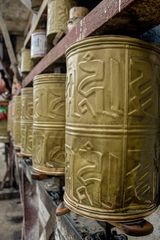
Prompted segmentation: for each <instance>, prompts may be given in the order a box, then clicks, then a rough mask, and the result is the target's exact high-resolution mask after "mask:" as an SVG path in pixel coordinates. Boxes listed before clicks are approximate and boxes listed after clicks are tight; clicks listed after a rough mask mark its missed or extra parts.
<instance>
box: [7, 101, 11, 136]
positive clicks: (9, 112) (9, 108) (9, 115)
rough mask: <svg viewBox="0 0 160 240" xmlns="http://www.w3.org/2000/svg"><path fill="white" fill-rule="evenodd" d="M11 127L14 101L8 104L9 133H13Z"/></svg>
mask: <svg viewBox="0 0 160 240" xmlns="http://www.w3.org/2000/svg"><path fill="white" fill-rule="evenodd" d="M11 125H12V101H10V102H9V104H8V123H7V131H8V132H10V131H11Z"/></svg>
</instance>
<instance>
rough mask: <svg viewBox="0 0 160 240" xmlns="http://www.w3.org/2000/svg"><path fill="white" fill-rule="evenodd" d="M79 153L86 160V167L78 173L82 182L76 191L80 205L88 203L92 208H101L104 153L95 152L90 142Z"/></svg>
mask: <svg viewBox="0 0 160 240" xmlns="http://www.w3.org/2000/svg"><path fill="white" fill-rule="evenodd" d="M79 153H80V155H81V157H82V158H83V159H85V161H86V166H84V167H82V168H81V169H79V171H78V172H77V178H78V179H79V181H80V182H81V186H80V187H78V188H77V189H76V192H77V196H78V199H79V201H80V203H83V202H86V201H87V202H88V204H89V205H91V206H93V205H96V206H101V192H100V189H101V188H100V185H101V181H102V171H101V168H102V153H101V152H98V151H94V149H93V145H92V144H91V142H89V141H88V142H86V144H85V145H84V146H83V147H82V148H80V149H79ZM93 189H94V191H93Z"/></svg>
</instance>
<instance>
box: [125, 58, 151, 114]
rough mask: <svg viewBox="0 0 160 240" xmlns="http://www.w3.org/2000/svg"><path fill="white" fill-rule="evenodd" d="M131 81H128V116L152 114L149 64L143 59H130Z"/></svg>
mask: <svg viewBox="0 0 160 240" xmlns="http://www.w3.org/2000/svg"><path fill="white" fill-rule="evenodd" d="M130 69H131V81H130V83H129V91H130V99H129V113H128V115H129V116H139V117H143V116H146V115H148V116H151V117H153V115H154V111H153V110H154V107H153V105H154V101H153V83H152V76H151V72H152V71H151V70H152V69H151V65H150V64H149V63H148V62H145V61H140V60H139V61H138V60H137V61H134V60H133V59H130Z"/></svg>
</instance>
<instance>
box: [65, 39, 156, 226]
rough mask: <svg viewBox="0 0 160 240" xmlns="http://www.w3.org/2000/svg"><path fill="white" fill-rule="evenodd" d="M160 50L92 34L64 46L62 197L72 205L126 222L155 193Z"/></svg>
mask: <svg viewBox="0 0 160 240" xmlns="http://www.w3.org/2000/svg"><path fill="white" fill-rule="evenodd" d="M159 84H160V50H158V49H157V48H156V47H154V46H152V45H150V44H148V43H145V42H143V41H140V40H138V39H134V38H129V37H121V36H117V37H116V36H99V37H92V38H88V39H85V40H82V41H79V42H78V43H75V44H74V45H72V46H71V47H70V48H69V49H68V50H67V83H66V137H65V142H66V145H65V151H66V163H65V169H66V170H65V178H66V179H65V183H66V186H65V197H64V201H65V204H66V206H67V207H68V208H69V209H71V210H73V211H74V212H76V213H78V214H80V215H83V216H86V217H90V218H93V219H97V220H101V221H112V222H130V221H134V220H138V219H141V218H143V217H145V216H147V215H149V214H151V213H152V212H153V211H154V210H155V209H156V208H157V204H158V195H159V169H160V168H159V167H160V166H159V161H160V158H159V156H160V147H159V146H160V145H159V113H160V112H159V110H160V109H159V97H160V96H159Z"/></svg>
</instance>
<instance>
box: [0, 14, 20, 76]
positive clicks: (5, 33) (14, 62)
mask: <svg viewBox="0 0 160 240" xmlns="http://www.w3.org/2000/svg"><path fill="white" fill-rule="evenodd" d="M0 28H1V31H2V34H3V38H4V41H5V45H6V48H7V51H8V55H9V58H10V61H11V65H12V68H13V71H14V73H15V74H16V73H17V71H18V69H17V59H16V56H15V53H14V50H13V46H12V42H11V39H10V36H9V32H8V29H7V25H6V23H5V21H4V19H3V17H2V13H1V12H0Z"/></svg>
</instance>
